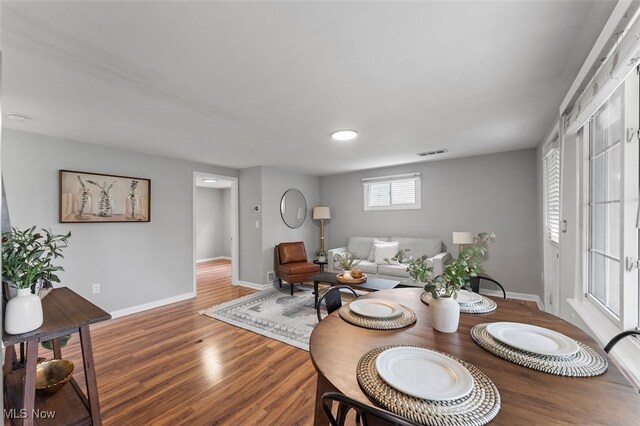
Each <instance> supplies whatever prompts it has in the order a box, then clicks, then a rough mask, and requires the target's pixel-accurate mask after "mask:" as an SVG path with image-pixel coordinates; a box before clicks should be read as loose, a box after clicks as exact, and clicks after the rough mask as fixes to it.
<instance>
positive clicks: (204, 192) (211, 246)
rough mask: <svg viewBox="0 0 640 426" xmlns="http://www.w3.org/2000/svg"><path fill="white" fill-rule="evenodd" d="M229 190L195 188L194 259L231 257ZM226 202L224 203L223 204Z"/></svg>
mask: <svg viewBox="0 0 640 426" xmlns="http://www.w3.org/2000/svg"><path fill="white" fill-rule="evenodd" d="M225 191H226V193H230V192H231V191H230V190H229V189H216V188H205V187H198V188H196V259H197V260H200V259H210V258H213V257H230V256H231V229H230V222H229V216H230V215H231V204H230V202H231V199H230V197H229V195H227V196H226V197H225V195H224V194H225ZM225 200H226V202H225Z"/></svg>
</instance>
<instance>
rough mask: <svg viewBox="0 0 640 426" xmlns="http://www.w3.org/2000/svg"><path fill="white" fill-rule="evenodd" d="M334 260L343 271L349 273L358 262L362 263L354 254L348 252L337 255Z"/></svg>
mask: <svg viewBox="0 0 640 426" xmlns="http://www.w3.org/2000/svg"><path fill="white" fill-rule="evenodd" d="M336 260H337V261H338V264H339V265H340V268H341V269H342V270H343V271H350V270H352V269H353V268H354V267H356V266H357V265H358V264H359V263H360V262H362V260H361V259H358V258H356V255H355V253H351V252H350V251H345V252H344V253H338V254H337V255H336Z"/></svg>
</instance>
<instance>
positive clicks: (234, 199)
mask: <svg viewBox="0 0 640 426" xmlns="http://www.w3.org/2000/svg"><path fill="white" fill-rule="evenodd" d="M203 175H206V177H210V178H213V179H218V180H224V181H228V182H231V197H230V198H231V285H234V286H237V285H238V280H239V276H240V259H239V248H238V236H239V228H238V212H239V209H238V203H239V201H238V178H237V177H235V176H224V175H218V174H215V173H209V172H201V171H197V170H194V171H193V184H192V188H193V189H192V191H193V195H192V197H193V231H192V232H193V234H192V238H191V239H192V249H191V251H192V254H193V256H192V262H191V263H192V265H193V295H194V297H195V295H196V294H197V283H196V260H197V259H196V203H197V196H196V183H197V181H196V179H197V177H202V176H203Z"/></svg>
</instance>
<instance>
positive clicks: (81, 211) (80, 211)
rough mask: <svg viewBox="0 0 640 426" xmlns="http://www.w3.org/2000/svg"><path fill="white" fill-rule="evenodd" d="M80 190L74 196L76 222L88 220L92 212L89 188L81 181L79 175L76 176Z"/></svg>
mask: <svg viewBox="0 0 640 426" xmlns="http://www.w3.org/2000/svg"><path fill="white" fill-rule="evenodd" d="M76 177H77V178H78V183H79V184H80V188H79V189H78V192H77V194H76V199H75V217H76V219H78V220H89V218H90V215H91V213H92V211H93V204H92V197H91V192H90V191H89V188H87V185H85V183H84V182H83V181H82V178H80V175H76Z"/></svg>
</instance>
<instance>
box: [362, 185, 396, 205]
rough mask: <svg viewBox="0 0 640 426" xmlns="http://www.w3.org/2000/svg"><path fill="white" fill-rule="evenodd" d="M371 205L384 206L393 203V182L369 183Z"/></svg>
mask: <svg viewBox="0 0 640 426" xmlns="http://www.w3.org/2000/svg"><path fill="white" fill-rule="evenodd" d="M368 205H369V207H383V206H390V205H391V184H390V182H380V183H371V184H369V203H368Z"/></svg>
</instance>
